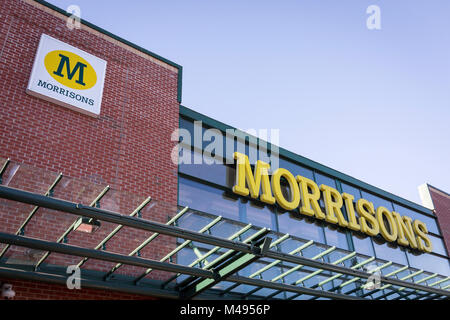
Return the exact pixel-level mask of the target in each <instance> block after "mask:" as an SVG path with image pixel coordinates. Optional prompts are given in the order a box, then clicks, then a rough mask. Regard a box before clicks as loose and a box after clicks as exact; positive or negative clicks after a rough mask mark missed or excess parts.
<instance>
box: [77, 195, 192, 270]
mask: <svg viewBox="0 0 450 320" xmlns="http://www.w3.org/2000/svg"><path fill="white" fill-rule="evenodd" d="M151 200H152V198H151V197H148V198H147V199H145V200H144V201H143V202H142V203H141V204H140V205H139V206H138V207H137V208H136V209H135V210H134V211H133V212H132V213H131V214H130V215H129V217H134V216H135V215H136V214H137V213H138V212H139V211H141V210H142V209H143V208H145V206H146V205H147V204H149V203H150V201H151ZM186 210H187V209H186ZM122 228H123V225H121V224H120V225H118V226H117V227H115V228H114V230H113V231H111V232H110V233H109V234H108V235H107V236H106V237H105V238H104V239H103V240H102V241H100V243H99V244H98V245H96V246H95V248H94V249H95V250H99V249H101V248H103V246H104V245H105V244H106V243H107V242H108V241H109V240H110V239H111V238H112V237H113V236H114V235H116V234H117V233H118V232H119V231H120V229H122ZM88 259H89V258H84V259H83V260H81V261H80V262H79V263H78V264H77V267H78V268H80V267H81V266H82V265H83V264H85V263H86V262H87V261H88Z"/></svg>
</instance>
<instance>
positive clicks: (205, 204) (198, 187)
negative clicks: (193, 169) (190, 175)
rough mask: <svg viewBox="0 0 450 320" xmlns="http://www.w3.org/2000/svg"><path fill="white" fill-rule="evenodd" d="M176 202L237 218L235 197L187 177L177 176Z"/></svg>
mask: <svg viewBox="0 0 450 320" xmlns="http://www.w3.org/2000/svg"><path fill="white" fill-rule="evenodd" d="M178 181H179V186H178V197H179V198H178V202H179V204H180V205H182V206H189V207H190V208H192V209H195V210H199V211H203V212H207V213H211V214H214V215H218V216H219V215H220V216H223V217H225V218H229V219H233V220H239V202H238V201H237V197H234V196H233V195H230V194H228V193H226V192H225V191H223V190H221V189H218V188H214V187H211V186H208V185H204V184H201V183H198V182H195V181H192V180H189V179H185V178H181V177H180V178H179V180H178Z"/></svg>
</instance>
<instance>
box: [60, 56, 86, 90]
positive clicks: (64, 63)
mask: <svg viewBox="0 0 450 320" xmlns="http://www.w3.org/2000/svg"><path fill="white" fill-rule="evenodd" d="M59 56H60V57H61V60H60V62H59V66H58V70H56V71H53V74H56V75H57V76H60V77H64V75H63V74H62V71H63V68H64V66H66V76H67V78H68V79H69V80H72V78H73V76H74V75H75V73H77V71H78V80H76V81H75V82H76V83H79V84H81V85H82V86H85V85H86V83H84V82H83V75H84V68H86V67H87V65H86V64H84V63H81V62H77V63H76V64H75V67H74V68H73V69H72V71H71V70H70V60H69V57H67V56H65V55H63V54H61V53H60V54H59Z"/></svg>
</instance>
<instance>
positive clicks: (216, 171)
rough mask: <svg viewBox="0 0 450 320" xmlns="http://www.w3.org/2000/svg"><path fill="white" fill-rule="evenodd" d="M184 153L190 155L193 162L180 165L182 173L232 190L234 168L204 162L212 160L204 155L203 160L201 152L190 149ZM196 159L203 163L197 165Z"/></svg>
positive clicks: (234, 174)
mask: <svg viewBox="0 0 450 320" xmlns="http://www.w3.org/2000/svg"><path fill="white" fill-rule="evenodd" d="M183 152H186V153H187V154H189V157H190V159H191V161H190V163H180V165H179V167H178V169H179V171H180V172H182V173H185V174H189V175H191V176H194V177H197V178H199V179H204V180H206V181H210V182H213V183H216V184H219V185H221V186H225V187H230V188H231V187H233V186H234V180H235V176H236V169H235V168H234V167H232V166H226V165H223V164H216V163H213V164H208V163H205V161H203V159H204V158H207V159H212V158H211V157H207V156H206V155H203V157H204V158H202V155H201V154H200V153H199V152H192V151H190V150H188V149H183ZM194 158H195V159H199V160H201V161H202V163H201V164H197V163H195V162H194ZM207 161H208V160H207Z"/></svg>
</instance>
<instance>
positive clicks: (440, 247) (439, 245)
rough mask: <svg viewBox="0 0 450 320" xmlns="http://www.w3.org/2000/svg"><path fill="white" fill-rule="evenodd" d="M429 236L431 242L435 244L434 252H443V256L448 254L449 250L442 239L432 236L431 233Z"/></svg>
mask: <svg viewBox="0 0 450 320" xmlns="http://www.w3.org/2000/svg"><path fill="white" fill-rule="evenodd" d="M428 237H429V238H430V240H431V243H432V244H433V252H434V253H439V254H442V255H443V256H447V250H446V249H445V245H444V242H443V241H442V239H441V238H438V237H435V236H432V235H431V234H429V235H428Z"/></svg>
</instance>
